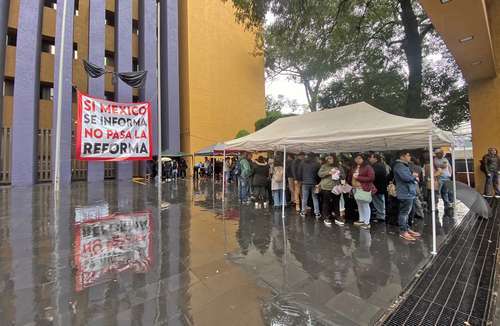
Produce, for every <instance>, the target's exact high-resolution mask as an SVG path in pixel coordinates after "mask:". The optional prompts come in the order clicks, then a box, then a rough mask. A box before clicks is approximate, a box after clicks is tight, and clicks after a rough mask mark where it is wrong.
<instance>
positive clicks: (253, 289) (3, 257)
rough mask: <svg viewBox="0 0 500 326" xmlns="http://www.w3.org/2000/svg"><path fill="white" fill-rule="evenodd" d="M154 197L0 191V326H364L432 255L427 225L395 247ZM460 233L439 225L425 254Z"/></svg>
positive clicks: (368, 236) (137, 189)
mask: <svg viewBox="0 0 500 326" xmlns="http://www.w3.org/2000/svg"><path fill="white" fill-rule="evenodd" d="M162 189H163V191H162V193H163V196H162V198H163V202H162V203H160V204H159V205H158V203H157V200H156V198H157V188H156V187H155V186H153V185H141V184H134V183H126V182H123V183H118V182H106V183H105V184H86V183H74V184H72V185H71V187H68V188H64V189H63V190H62V192H61V195H60V198H59V200H58V201H57V202H55V201H54V200H53V197H52V189H51V186H50V185H38V186H36V187H34V188H0V293H2V295H1V296H0V316H1V319H0V325H366V324H368V323H370V322H372V321H374V320H376V319H377V317H378V316H379V315H380V313H381V312H382V311H383V310H385V309H386V308H387V307H388V306H389V305H390V303H391V302H392V301H393V299H394V298H395V297H397V295H398V294H399V293H400V292H401V290H402V289H403V288H404V287H406V286H407V285H408V284H409V282H410V281H411V280H412V279H413V277H414V275H415V273H416V272H417V271H418V270H419V268H420V267H421V266H422V265H423V264H425V263H426V262H427V259H428V257H429V252H430V250H431V249H430V248H431V244H432V241H431V237H430V234H431V232H430V230H431V225H430V223H427V222H428V221H427V220H424V221H419V222H418V229H419V230H422V231H423V233H424V238H423V239H422V241H418V242H417V243H414V244H408V243H405V242H403V241H402V240H400V239H399V237H398V234H397V228H396V227H393V226H386V225H382V224H377V225H375V226H374V227H373V228H372V230H371V231H366V230H359V229H356V228H354V227H352V226H351V225H346V226H345V227H337V226H334V227H332V228H327V227H325V226H324V225H323V224H321V223H316V222H315V221H314V220H313V219H310V218H306V219H302V218H300V217H299V216H298V215H296V214H295V212H292V211H287V218H286V220H285V223H283V221H282V219H281V212H279V211H273V210H255V209H253V208H251V207H248V206H243V207H240V206H239V205H238V204H237V201H236V190H235V189H234V188H233V187H232V186H230V187H229V189H228V193H227V197H226V200H225V202H224V203H222V200H221V199H222V195H221V191H220V190H221V185H220V184H217V185H212V183H210V181H200V182H198V183H195V184H194V185H193V184H191V182H190V181H178V182H176V183H168V184H164V185H163V188H162ZM214 193H215V196H213V194H214ZM106 205H107V206H106ZM222 205H224V208H223V207H222ZM223 211H224V214H222V212H223ZM463 213H464V212H459V214H457V215H458V216H459V217H460V216H463V215H464V214H463ZM75 217H76V220H75ZM459 221H460V219H459V220H458V221H455V220H454V219H453V218H452V217H449V216H442V217H441V218H440V220H439V223H438V242H441V241H442V240H443V239H444V238H445V237H446V234H447V233H449V232H450V230H451V229H452V228H453V225H455V224H456V223H458V222H459Z"/></svg>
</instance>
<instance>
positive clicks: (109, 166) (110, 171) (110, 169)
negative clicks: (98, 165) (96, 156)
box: [104, 162, 116, 179]
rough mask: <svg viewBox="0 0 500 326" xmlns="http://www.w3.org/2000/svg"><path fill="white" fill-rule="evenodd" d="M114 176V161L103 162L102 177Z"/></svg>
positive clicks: (111, 177) (109, 177)
mask: <svg viewBox="0 0 500 326" xmlns="http://www.w3.org/2000/svg"><path fill="white" fill-rule="evenodd" d="M115 178H116V163H115V162H104V179H115Z"/></svg>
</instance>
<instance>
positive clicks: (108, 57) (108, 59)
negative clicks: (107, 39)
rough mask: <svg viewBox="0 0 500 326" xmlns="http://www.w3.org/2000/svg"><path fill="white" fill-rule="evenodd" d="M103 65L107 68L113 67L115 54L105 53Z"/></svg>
mask: <svg viewBox="0 0 500 326" xmlns="http://www.w3.org/2000/svg"><path fill="white" fill-rule="evenodd" d="M104 65H105V66H108V67H114V66H115V54H114V53H113V52H111V51H106V54H105V56H104Z"/></svg>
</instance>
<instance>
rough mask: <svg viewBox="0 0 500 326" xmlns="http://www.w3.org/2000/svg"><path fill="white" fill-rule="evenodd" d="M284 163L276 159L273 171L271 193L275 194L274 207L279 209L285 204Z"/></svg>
mask: <svg viewBox="0 0 500 326" xmlns="http://www.w3.org/2000/svg"><path fill="white" fill-rule="evenodd" d="M283 172H284V171H283V163H282V162H281V160H278V159H276V160H275V161H274V166H273V169H272V177H271V191H272V192H273V207H274V208H279V207H281V205H282V204H283Z"/></svg>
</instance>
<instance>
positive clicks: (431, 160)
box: [429, 132, 437, 255]
mask: <svg viewBox="0 0 500 326" xmlns="http://www.w3.org/2000/svg"><path fill="white" fill-rule="evenodd" d="M432 154H433V151H432V132H431V133H430V134H429V170H430V171H429V172H430V177H431V209H432V251H431V254H432V255H436V254H437V249H436V189H435V185H434V158H433V156H432Z"/></svg>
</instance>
